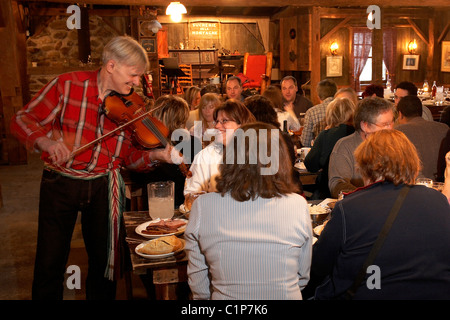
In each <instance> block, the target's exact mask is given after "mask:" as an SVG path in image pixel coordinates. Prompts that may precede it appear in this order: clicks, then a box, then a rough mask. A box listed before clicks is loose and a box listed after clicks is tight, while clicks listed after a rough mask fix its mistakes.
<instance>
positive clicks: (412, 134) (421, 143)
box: [396, 117, 449, 180]
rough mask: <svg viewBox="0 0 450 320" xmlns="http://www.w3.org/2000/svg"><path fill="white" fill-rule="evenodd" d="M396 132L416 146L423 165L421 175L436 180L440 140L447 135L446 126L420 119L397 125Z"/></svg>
mask: <svg viewBox="0 0 450 320" xmlns="http://www.w3.org/2000/svg"><path fill="white" fill-rule="evenodd" d="M396 129H397V130H399V131H402V132H403V133H404V134H406V136H407V137H408V139H409V140H410V141H411V142H412V143H413V144H414V145H415V146H416V148H417V152H418V153H419V157H420V159H421V160H422V163H423V169H422V175H423V176H424V177H426V178H429V179H433V180H435V179H436V174H437V171H438V169H437V166H438V157H439V150H440V147H441V143H442V140H444V138H445V137H446V135H447V131H448V129H449V128H448V126H447V125H446V124H444V123H439V122H436V121H427V120H425V119H423V118H422V117H419V118H415V119H414V120H412V121H410V122H408V123H405V124H401V125H398V126H397V127H396Z"/></svg>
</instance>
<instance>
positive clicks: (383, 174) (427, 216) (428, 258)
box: [309, 129, 450, 300]
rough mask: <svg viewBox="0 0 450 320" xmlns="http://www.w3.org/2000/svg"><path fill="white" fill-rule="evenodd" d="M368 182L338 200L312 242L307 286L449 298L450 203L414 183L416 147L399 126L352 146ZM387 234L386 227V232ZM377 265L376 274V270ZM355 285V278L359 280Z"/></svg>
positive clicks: (362, 295) (332, 293)
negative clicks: (360, 274)
mask: <svg viewBox="0 0 450 320" xmlns="http://www.w3.org/2000/svg"><path fill="white" fill-rule="evenodd" d="M355 159H356V163H357V166H358V168H359V171H360V172H361V175H362V177H363V180H364V183H365V187H364V188H360V189H357V190H356V191H354V192H353V193H350V194H348V195H346V196H345V197H344V199H343V200H341V201H338V202H337V203H336V206H335V207H334V209H333V211H332V213H331V219H330V221H329V222H328V223H327V224H326V226H325V227H324V229H323V231H322V233H321V235H320V238H319V240H318V241H317V242H316V244H315V245H314V251H313V259H312V265H311V282H310V284H309V285H310V286H313V287H314V285H315V284H317V283H322V284H321V285H319V286H318V287H317V289H316V290H315V297H316V299H340V298H342V297H343V296H344V294H345V293H346V292H347V290H348V289H349V288H350V287H351V286H352V285H353V283H354V281H355V279H356V277H357V274H358V272H360V270H361V271H363V274H364V278H363V279H362V281H361V282H360V284H359V285H357V284H355V287H356V290H355V291H354V296H353V298H354V299H401V300H412V299H446V300H448V299H450V255H449V254H448V252H450V206H449V203H448V201H447V199H446V197H445V196H444V195H443V194H441V193H440V192H439V191H437V190H434V189H432V188H427V187H425V186H422V185H415V180H416V178H417V176H418V174H419V171H420V167H421V165H420V160H419V156H418V155H417V151H416V148H415V147H414V145H413V144H412V143H411V142H410V141H409V140H408V138H407V137H406V136H405V134H403V133H402V132H400V131H397V130H390V129H385V130H380V131H377V132H374V133H372V134H371V135H370V136H368V137H367V139H365V140H364V141H363V142H362V143H361V145H360V146H359V147H358V148H357V149H356V150H355ZM404 191H406V192H407V193H406V196H405V198H404V202H403V204H402V205H400V209H399V211H398V214H397V217H396V218H395V220H393V223H392V224H391V227H390V230H389V231H388V233H387V237H386V239H385V241H384V243H383V246H382V247H381V249H380V250H379V252H378V254H377V255H376V256H375V259H374V260H373V261H371V262H369V265H370V266H372V267H375V268H373V269H367V270H364V269H362V266H363V265H364V264H365V261H366V259H367V256H368V255H369V252H370V251H371V249H372V247H373V246H374V243H375V240H376V239H377V237H378V235H379V234H380V232H381V230H382V228H383V226H384V225H385V222H386V221H387V220H388V216H389V213H390V212H391V209H392V208H393V207H394V203H395V202H396V200H397V199H398V198H399V195H401V194H402V193H403V192H404ZM383 233H384V232H383ZM377 270H378V271H377ZM356 283H358V282H356Z"/></svg>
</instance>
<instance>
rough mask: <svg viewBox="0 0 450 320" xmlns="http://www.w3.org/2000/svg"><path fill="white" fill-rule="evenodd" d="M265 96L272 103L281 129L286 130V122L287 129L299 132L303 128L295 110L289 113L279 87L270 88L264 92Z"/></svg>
mask: <svg viewBox="0 0 450 320" xmlns="http://www.w3.org/2000/svg"><path fill="white" fill-rule="evenodd" d="M263 96H264V97H266V98H267V99H269V100H270V101H272V103H273V106H274V109H275V111H276V114H277V118H278V122H279V123H280V125H279V128H280V129H282V130H284V123H285V121H286V129H287V130H291V131H298V130H300V128H301V124H300V121H299V120H298V119H297V116H296V115H295V113H294V110H293V109H290V110H289V111H287V110H286V109H285V105H284V102H283V93H282V92H281V89H280V88H278V87H277V86H273V85H272V86H269V87H267V88H266V90H264V93H263Z"/></svg>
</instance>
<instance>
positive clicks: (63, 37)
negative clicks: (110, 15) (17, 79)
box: [27, 16, 126, 96]
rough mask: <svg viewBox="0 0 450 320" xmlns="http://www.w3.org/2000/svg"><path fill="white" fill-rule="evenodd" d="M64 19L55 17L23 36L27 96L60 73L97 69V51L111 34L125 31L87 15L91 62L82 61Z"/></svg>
mask: <svg viewBox="0 0 450 320" xmlns="http://www.w3.org/2000/svg"><path fill="white" fill-rule="evenodd" d="M116 19H119V18H116ZM66 20H67V17H64V16H62V17H59V16H58V17H55V18H54V19H53V20H52V21H51V22H50V23H48V25H47V26H46V27H44V28H42V30H41V31H40V32H38V33H36V34H34V35H31V36H30V37H29V38H28V39H27V64H28V73H29V80H30V94H31V96H33V95H34V94H35V93H36V92H37V91H38V90H39V89H41V88H42V86H43V85H45V84H46V83H47V82H48V81H50V80H51V79H52V78H54V77H55V76H57V75H59V74H61V73H63V72H69V71H71V70H80V69H96V68H98V67H99V66H100V65H101V54H102V50H103V47H104V46H105V44H106V43H107V42H108V41H109V40H110V39H111V38H112V37H114V36H116V35H119V34H124V33H125V31H126V30H118V29H117V28H114V27H112V26H110V23H105V20H104V19H103V18H101V17H99V16H91V17H89V28H90V46H91V62H90V63H82V62H81V61H80V59H79V58H78V33H77V30H76V29H72V30H70V29H68V28H67V26H66ZM118 25H119V26H120V24H118Z"/></svg>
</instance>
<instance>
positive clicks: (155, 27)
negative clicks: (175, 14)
mask: <svg viewBox="0 0 450 320" xmlns="http://www.w3.org/2000/svg"><path fill="white" fill-rule="evenodd" d="M161 28H162V25H161V23H159V22H158V21H157V20H152V21H150V22H149V23H148V29H149V30H151V31H152V32H153V33H157V32H158V31H159V30H161Z"/></svg>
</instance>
